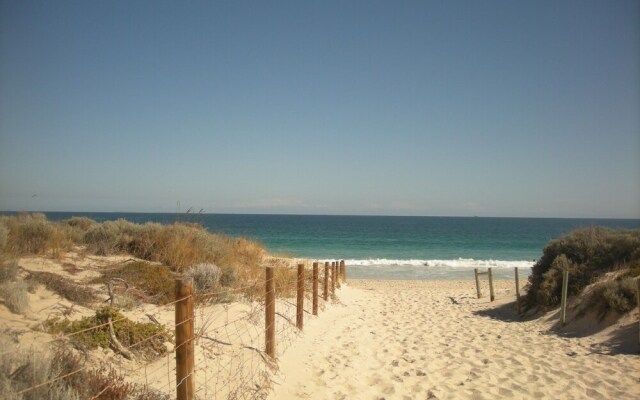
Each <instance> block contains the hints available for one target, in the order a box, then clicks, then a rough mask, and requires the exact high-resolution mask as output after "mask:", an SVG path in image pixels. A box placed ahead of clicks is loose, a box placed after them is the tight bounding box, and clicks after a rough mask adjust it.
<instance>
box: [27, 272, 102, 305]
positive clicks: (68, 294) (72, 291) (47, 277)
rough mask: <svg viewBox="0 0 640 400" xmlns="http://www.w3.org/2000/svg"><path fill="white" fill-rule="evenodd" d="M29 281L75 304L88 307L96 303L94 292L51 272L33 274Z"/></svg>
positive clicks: (30, 275)
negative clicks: (41, 285)
mask: <svg viewBox="0 0 640 400" xmlns="http://www.w3.org/2000/svg"><path fill="white" fill-rule="evenodd" d="M27 280H28V281H32V282H37V283H40V284H43V285H44V286H45V287H46V288H47V289H49V290H51V291H52V292H54V293H57V294H59V295H60V296H62V297H64V298H65V299H67V300H69V301H72V302H74V303H78V304H81V305H84V306H86V305H90V304H91V303H93V302H95V301H96V297H95V295H94V293H93V290H91V289H89V288H87V287H85V286H81V285H78V284H76V283H74V282H72V281H71V280H69V279H65V278H64V277H62V276H60V275H56V274H53V273H51V272H31V273H30V274H29V276H28V278H27Z"/></svg>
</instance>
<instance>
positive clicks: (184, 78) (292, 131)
mask: <svg viewBox="0 0 640 400" xmlns="http://www.w3.org/2000/svg"><path fill="white" fill-rule="evenodd" d="M191 207H193V210H200V209H204V212H206V213H276V214H283V213H284V214H357V215H360V214H362V215H427V216H513V217H589V218H592V217H595V218H640V2H638V1H637V0H632V1H624V0H619V1H532V2H525V1H482V2H477V1H304V2H300V1H291V2H286V1H273V2H264V1H255V2H248V1H202V2H199V1H189V2H177V1H176V2H165V1H135V2H131V1H110V2H99V1H89V2H87V1H56V2H51V1H42V2H39V1H5V0H0V210H5V211H21V210H22V211H25V210H26V211H33V210H39V211H122V212H172V213H173V212H185V211H186V210H188V209H189V208H191Z"/></svg>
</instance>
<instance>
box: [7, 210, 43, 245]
mask: <svg viewBox="0 0 640 400" xmlns="http://www.w3.org/2000/svg"><path fill="white" fill-rule="evenodd" d="M4 223H5V225H6V227H7V228H9V235H8V238H7V247H8V250H9V251H11V252H14V253H17V254H40V253H44V252H45V251H46V249H47V242H48V241H49V239H50V238H51V236H52V234H53V228H52V227H51V225H50V224H49V222H48V221H47V218H46V217H45V215H44V214H20V215H17V216H15V217H5V219H4Z"/></svg>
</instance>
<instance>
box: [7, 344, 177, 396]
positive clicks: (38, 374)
mask: <svg viewBox="0 0 640 400" xmlns="http://www.w3.org/2000/svg"><path fill="white" fill-rule="evenodd" d="M0 348H2V349H3V352H2V353H0V398H1V399H13V400H40V399H48V400H81V399H99V400H125V399H136V400H165V399H166V400H168V399H169V396H166V395H162V394H159V393H156V392H153V391H149V390H148V389H146V388H145V387H144V386H141V385H135V384H133V383H128V382H127V381H126V380H125V376H124V375H123V374H121V373H119V372H118V371H117V370H115V369H114V368H113V367H111V366H106V365H102V366H100V367H98V368H87V367H86V363H85V360H84V358H83V357H80V356H78V355H77V354H74V353H73V352H72V351H70V350H69V349H66V348H64V347H59V348H57V349H55V351H54V352H53V353H52V354H47V353H44V352H40V351H21V350H18V349H17V348H16V345H15V344H14V343H11V342H9V341H7V340H6V339H2V340H0ZM49 381H51V382H50V383H48V384H45V385H42V386H38V387H35V388H33V389H32V390H29V391H27V392H25V393H23V394H18V393H19V392H20V391H22V390H25V389H29V388H32V387H34V386H37V385H39V384H41V383H45V382H49Z"/></svg>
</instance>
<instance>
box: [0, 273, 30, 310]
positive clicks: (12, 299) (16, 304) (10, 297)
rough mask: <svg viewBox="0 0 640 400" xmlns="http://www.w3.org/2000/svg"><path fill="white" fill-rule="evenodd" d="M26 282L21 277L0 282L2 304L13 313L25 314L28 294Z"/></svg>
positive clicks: (27, 307) (27, 308) (27, 305)
mask: <svg viewBox="0 0 640 400" xmlns="http://www.w3.org/2000/svg"><path fill="white" fill-rule="evenodd" d="M28 288H29V285H27V283H26V282H24V281H23V280H22V279H19V280H17V281H12V282H5V283H3V284H0V297H2V298H3V299H4V305H5V306H7V308H8V309H9V310H11V312H13V313H15V314H22V315H25V314H26V313H27V311H29V295H28Z"/></svg>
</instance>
